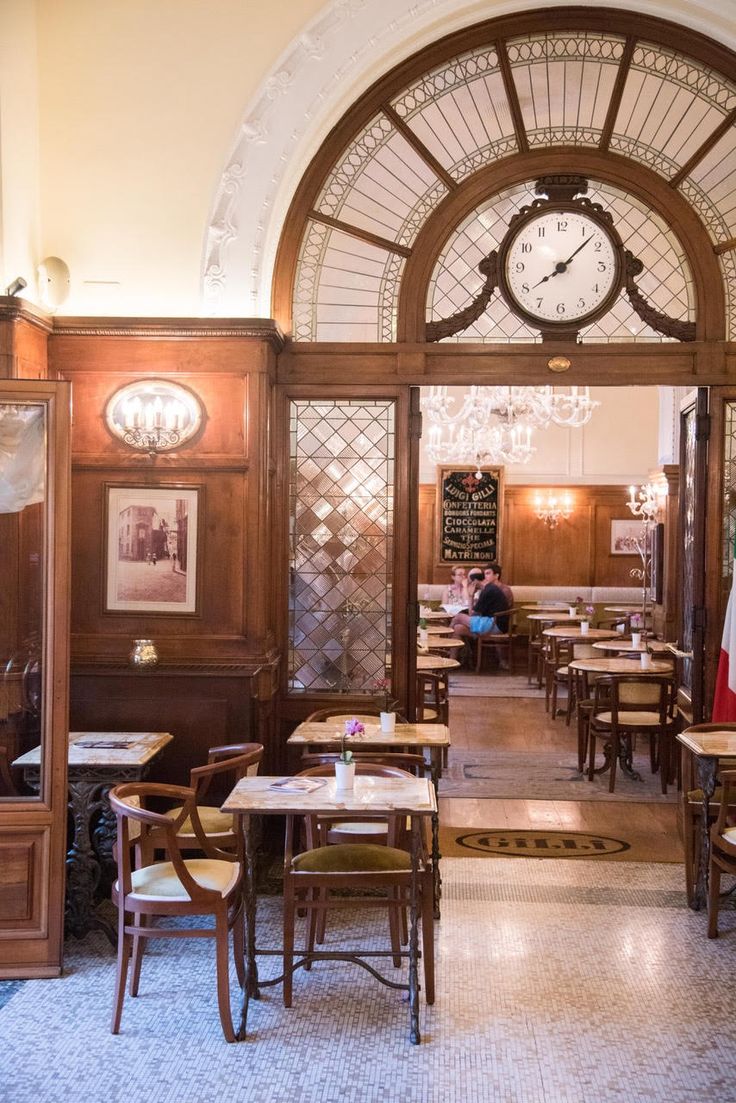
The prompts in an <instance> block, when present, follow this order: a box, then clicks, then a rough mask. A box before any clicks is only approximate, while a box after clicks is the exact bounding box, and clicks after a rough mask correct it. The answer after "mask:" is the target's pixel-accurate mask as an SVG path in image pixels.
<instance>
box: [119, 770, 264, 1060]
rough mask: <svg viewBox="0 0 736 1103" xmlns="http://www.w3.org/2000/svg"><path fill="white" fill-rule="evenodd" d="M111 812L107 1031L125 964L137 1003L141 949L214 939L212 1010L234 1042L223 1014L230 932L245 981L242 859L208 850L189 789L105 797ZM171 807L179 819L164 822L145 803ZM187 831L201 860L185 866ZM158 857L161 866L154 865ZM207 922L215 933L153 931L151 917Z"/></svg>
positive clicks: (138, 786)
mask: <svg viewBox="0 0 736 1103" xmlns="http://www.w3.org/2000/svg"><path fill="white" fill-rule="evenodd" d="M109 799H110V807H111V808H112V810H113V812H114V813H115V816H116V818H117V842H116V845H115V852H116V861H117V880H116V881H115V883H114V885H113V888H112V899H113V903H114V904H116V905H117V908H118V951H117V977H116V982H115V999H114V1005H113V1016H112V1026H111V1030H112V1033H113V1034H117V1033H118V1032H119V1030H120V1019H121V1016H122V1012H123V1000H124V998H125V985H126V980H127V975H128V967H129V964H130V963H131V957H132V972H131V977H130V995H131V996H137V995H138V987H139V983H140V974H141V962H142V956H143V946H144V944H145V942H147V940H149V939H152V938H164V939H168V938H205V937H207V938H214V940H215V947H216V954H215V959H216V972H217V1002H218V1007H219V1011H220V1022H221V1024H222V1030H223V1034H224V1035H225V1038H226V1040H227V1041H228V1042H234V1041H235V1031H234V1029H233V1021H232V1014H231V1010H230V981H229V965H228V959H229V932H230V931H231V930H232V932H233V952H234V957H235V968H236V972H237V975H238V980H239V981H240V983H241V985H242V984H243V983H244V981H245V969H244V964H243V961H244V957H243V955H244V930H243V892H242V884H243V860H242V859H243V854H242V846H240V845H239V846H238V849H237V851H236V852H235V853H234V854H224V853H223V852H222V851H221V850H217V849H216V848H215V847H212V846H210V844H209V843H208V841H207V838H206V837H205V835H204V832H203V831H202V828H201V825H200V824H199V820H198V818H197V807H196V803H195V793H194V789H189V788H183V787H182V786H179V785H155V784H152V783H148V782H130V783H129V784H126V785H118V786H116V787H115V788H114V789H112V790H111V791H110V795H109ZM149 799H150V800H152V801H153V800H155V801H156V802H157V803H159V802H166V803H171V802H172V801H173V802H175V804H176V806H177V808H178V813H177V814H176V815H175V816H174V817H173V818H170V817H168V816H166V815H164V814H162V813H161V812H152V811H150V810H149V809H148V808H147V807H146V804H147V801H148V800H149ZM185 822H189V823H191V824H192V826H193V828H194V831H195V834H196V837H197V840H198V845H199V847H200V848H201V849H202V850H203V852H204V855H205V856H204V857H203V858H186V859H185V858H184V857H183V855H182V852H181V848H180V845H179V831H180V829H181V828H182V826H183V824H184V823H185ZM157 850H165V852H166V854H167V855H168V859H169V860H168V861H165V862H154V860H153V855H154V853H155V852H156V851H157ZM190 916H211V917H212V918H213V919H214V926H209V927H201V928H196V929H195V928H192V927H183V928H182V927H179V928H177V927H172V926H166V927H157V926H154V925H153V923H154V921H155V920H156V919H157V918H158V917H167V918H171V917H182V918H186V917H190Z"/></svg>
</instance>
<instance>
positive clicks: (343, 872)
mask: <svg viewBox="0 0 736 1103" xmlns="http://www.w3.org/2000/svg"><path fill="white" fill-rule="evenodd" d="M331 769H332V767H331V766H329V765H328V766H322V767H317V768H316V769H315V770H309V771H306V773H307V775H309V776H314V774H315V773H317V772H320V773H324V772H325V771H330V770H331ZM356 773H357V774H368V775H372V776H374V777H410V776H412V775H411V774H409V773H407V771H405V770H401V769H398V768H397V767H395V766H381V765H376V764H374V763H369V762H360V763H358V764H357V767H356ZM295 818H296V817H295V816H287V819H286V845H285V853H284V960H283V971H284V988H283V993H284V1006H285V1007H291V1004H292V998H293V985H292V969H293V964H294V941H295V918H296V912H297V908H298V909H299V910H300V912H301V910H302V909H305V910H306V912H307V915H308V919H309V924H308V934H307V952H313V951H314V945H315V942H316V940H317V936H318V933H319V931H320V928H321V927H322V926H323V924H322V922H321V917H322V916H323V915H324V914H325V913H326V912H327V911H328V910H332V909H333V908H349V907H359V908H387V909H388V915H389V931H390V937H391V955H392V956H393V961H394V965H395V966H396V967H397V968H398V967H399V966H400V965H401V956H400V953H401V927H402V923H403V920H402V913H403V912H404V911H405V909H406V908H407V907H408V904H409V893H410V889H411V855H410V853H409V838H408V832H407V827H406V818H405V817H403V816H392V817H390V818H389V819H388V833H387V839H386V844H385V845H382V844H376V843H374V842H369V843H338V844H336V845H331V844H330V843H329V833H330V831H331V829H332V826H333V823H334V821H335V817H315V816H308V817H306V838H307V849H306V850H305V851H303V852H302V853H300V854H294V839H295ZM419 888H420V909H421V910H420V914H421V926H422V957H423V959H424V983H425V998H426V1000H427V1003H428V1004H431V1003H434V918H433V875H432V864H431V861H430V859H429V855H428V850H427V846H426V841H425V840H424V838H423V839H422V851H421V857H420V869H419ZM376 889H382V890H384V892H385V895H380V896H377V895H376V892H375V890H376ZM346 890H347V892H346ZM335 892H338V893H340V895H338V896H333V895H331V894H332V893H335Z"/></svg>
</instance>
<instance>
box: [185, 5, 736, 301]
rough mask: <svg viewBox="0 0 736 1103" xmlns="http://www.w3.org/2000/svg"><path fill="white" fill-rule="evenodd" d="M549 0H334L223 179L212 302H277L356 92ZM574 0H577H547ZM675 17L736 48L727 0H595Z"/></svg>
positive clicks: (288, 59)
mask: <svg viewBox="0 0 736 1103" xmlns="http://www.w3.org/2000/svg"><path fill="white" fill-rule="evenodd" d="M541 6H542V5H541V3H540V0H500V2H498V3H490V4H489V2H488V0H370V2H369V0H330V2H329V3H326V4H325V6H324V8H323V9H322V11H321V12H320V14H319V15H318V16H317V17H316V18H315V19H314V20H312V22H311V23H310V24H308V25H307V27H306V28H305V29H304V30H303V31H302V33H301V34H299V35H298V36H297V37H296V38H295V39H294V40H293V41H292V42H291V44H290V45H289V47H288V48H287V49H286V50H285V51H284V53H283V54H282V56H281V58H280V59H279V61H278V62H277V64H276V65H275V66H274V68H273V69H272V70H271V72H270V73H269V75H268V76H267V77H266V78H265V80H264V81H263V83H262V84H261V86H260V89H259V91H258V93H257V95H256V96H255V98H254V100H253V101H252V103H251V104H250V105H249V106H248V108H247V110H246V111H245V114H244V116H243V120H242V122H241V123H240V126H239V128H238V133H237V137H236V139H235V142H234V144H233V148H232V150H231V153H230V155H229V157H228V159H227V163H226V166H225V168H224V170H223V172H222V175H221V177H220V179H219V181H218V184H217V187H216V189H215V196H214V200H213V203H212V208H211V213H210V218H209V220H208V225H207V227H206V231H205V238H204V243H203V253H202V269H201V294H202V303H203V310H204V311H205V313H208V314H211V315H217V316H224V315H228V314H230V315H238V314H245V313H249V314H253V315H256V316H259V315H260V316H262V317H266V316H268V314H269V313H270V294H271V277H272V272H273V264H274V258H275V255H276V249H277V246H278V240H279V236H280V233H281V229H282V226H283V221H284V218H285V216H286V211H287V208H288V204H289V202H290V199H291V196H292V194H293V192H294V189H295V187H296V185H297V183H298V181H299V179H300V178H301V176H302V175H303V173H304V171H305V169H306V167H307V165H308V164H309V161H310V160H311V158H312V156H313V155H314V153H315V151H316V149H317V148H318V146H319V143H320V142H321V141H322V140H323V139H324V137H325V135H326V134H327V133H328V132H329V130H330V128H331V127H332V126H333V125H334V124H335V122H336V121H337V120H338V119H339V118H340V116H341V115H342V114H343V113H344V111H345V110H347V108H348V107H349V106H350V104H351V103H353V102H355V100H356V99H357V98H358V96H359V95H360V93H361V91H364V90H365V89H366V88H367V87H369V86H370V85H371V84H372V83H373V81H374V80H375V79H376V78H377V77H378V76H379V75H380V73H382V72H385V71H386V70H388V69H389V68H391V67H392V66H393V65H395V64H397V63H398V62H399V61H401V60H402V59H403V58H405V57H408V56H410V55H411V54H412V53H414V52H416V51H417V50H419V49H421V48H422V47H423V46H424V45H426V44H427V43H429V42H431V41H434V40H436V39H437V38H440V37H442V36H444V35H446V34H448V33H450V32H452V31H454V30H458V29H459V28H461V27H465V26H468V25H470V24H472V23H475V22H479V21H481V20H484V19H490V18H493V17H496V16H502V15H505V14H511V13H514V12H520V11H525V10H530V9H534V8H540V7H541ZM547 6H548V7H566V6H570V5H569V0H548V4H547ZM589 6H590V7H607V8H610V7H619V8H621V9H624V10H626V9H628V10H633V11H636V12H639V13H643V14H648V15H652V16H655V17H658V18H662V19H669V20H674V21H676V22H679V23H681V24H683V25H684V26H689V27H692V29H693V30H697V31H700V32H701V33H705V34H710V35H711V36H712V37H713V38H715V39H717V40H718V41H720V42H722V43H724V44H725V45H728V46H730V47H731V48H736V23H735V22H734V20H733V19H732V18H728V17H725V18H724V15H723V7H722V3H721V0H679V3H678V2H676V0H669V2H665V0H619V2H618V3H616V2H615V0H589Z"/></svg>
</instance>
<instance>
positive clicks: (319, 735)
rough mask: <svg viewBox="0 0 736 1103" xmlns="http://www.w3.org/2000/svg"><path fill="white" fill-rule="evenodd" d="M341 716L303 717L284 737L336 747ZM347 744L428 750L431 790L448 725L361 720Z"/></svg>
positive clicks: (435, 819) (435, 848)
mask: <svg viewBox="0 0 736 1103" xmlns="http://www.w3.org/2000/svg"><path fill="white" fill-rule="evenodd" d="M344 723H345V718H341V719H337V718H332V719H329V720H326V721H325V722H324V723H318V722H315V721H309V720H305V721H304V722H303V723H301V724H299V726H298V727H296V728H295V729H294V731H293V732H292V733H291V735H290V736H289V738H288V740H287V745H288V746H290V747H304V748H307V747H314V748H315V750H317V749H321V750H339V747H340V740H341V737H342V730H343V726H344ZM350 747H351V749H352V750H355V751H360V750H361V749H364V748H371V749H373V750H386V751H390V750H394V751H399V750H406V751H409V752H411V751H425V750H426V751H428V752H429V768H430V772H431V778H432V784H433V786H434V791H435V794H436V793H437V789H438V785H439V781H440V778H441V777H442V759H443V757H444V754H445V752H446V751H447V750H449V748H450V729H449V728H448V727H447V726H446V725H445V724H397V725H396V727H395V728H394V730H393V732H384V731H381V726H380V724H379V723H378V722H376V723H375V724H371V723H370V722H366V723H365V732H364V733H363V735H351V736H350ZM441 857H442V855H441V854H440V830H439V816H438V815H437V813H436V812H435V814H434V815H433V816H432V867H433V875H434V917H435V919H439V918H440V897H441V896H442V877H441V874H440V858H441Z"/></svg>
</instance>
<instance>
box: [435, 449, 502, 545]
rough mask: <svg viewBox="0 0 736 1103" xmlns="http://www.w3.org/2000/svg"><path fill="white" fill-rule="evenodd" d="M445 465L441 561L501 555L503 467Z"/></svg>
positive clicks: (440, 510) (440, 501)
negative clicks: (500, 528)
mask: <svg viewBox="0 0 736 1103" xmlns="http://www.w3.org/2000/svg"><path fill="white" fill-rule="evenodd" d="M476 471H477V469H476V468H467V467H463V468H456V467H441V468H440V469H439V476H438V478H439V481H438V486H437V518H438V526H439V546H440V554H439V561H440V563H483V562H493V560H495V559H497V558H498V555H499V554H500V552H499V546H500V539H499V537H500V532H499V526H500V521H501V510H502V507H503V468H502V467H484V468H481V469H480V477H478V474H476Z"/></svg>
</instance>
